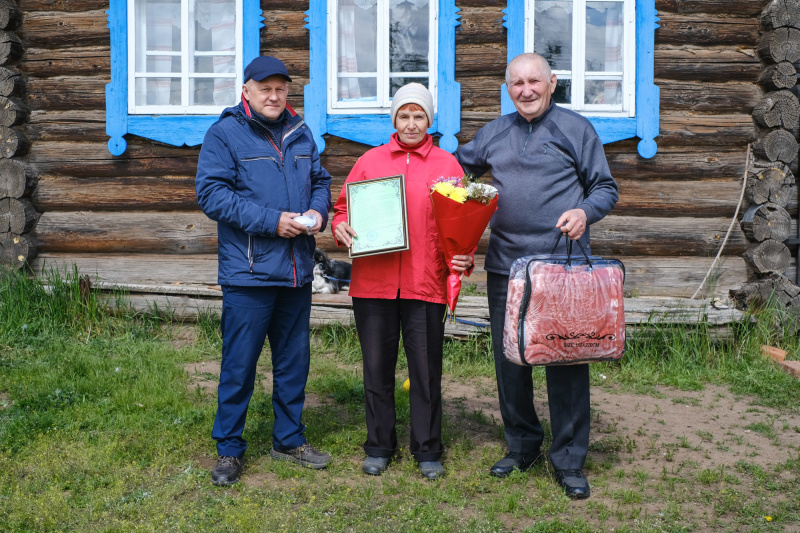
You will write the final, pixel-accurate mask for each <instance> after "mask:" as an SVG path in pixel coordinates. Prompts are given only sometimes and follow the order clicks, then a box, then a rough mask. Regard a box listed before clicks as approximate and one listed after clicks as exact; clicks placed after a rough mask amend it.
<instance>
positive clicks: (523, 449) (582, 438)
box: [486, 272, 591, 470]
mask: <svg viewBox="0 0 800 533" xmlns="http://www.w3.org/2000/svg"><path fill="white" fill-rule="evenodd" d="M486 284H487V292H488V295H489V320H490V321H491V325H492V348H493V351H494V366H495V371H496V372H497V392H498V396H499V400H500V414H501V415H502V417H503V425H504V426H505V435H506V442H507V443H508V449H509V451H511V452H518V453H524V454H533V453H536V452H537V451H538V450H539V449H540V447H541V445H542V441H543V440H544V430H543V429H542V425H541V423H540V422H539V418H538V417H537V416H536V411H535V410H534V408H533V380H532V378H531V373H532V369H531V368H530V367H524V366H520V365H516V364H514V363H511V362H509V361H508V360H507V359H506V357H505V355H504V354H503V328H504V326H505V313H506V296H507V294H508V276H504V275H501V274H494V273H492V272H488V273H487V280H486ZM545 375H546V377H547V397H548V401H549V404H550V426H551V428H552V430H553V444H552V445H551V446H550V460H551V461H552V463H553V467H554V468H555V469H556V470H564V469H582V468H583V465H584V463H585V462H586V454H587V453H588V451H589V423H590V417H591V413H590V400H589V365H588V364H582V365H567V366H548V367H546V368H545Z"/></svg>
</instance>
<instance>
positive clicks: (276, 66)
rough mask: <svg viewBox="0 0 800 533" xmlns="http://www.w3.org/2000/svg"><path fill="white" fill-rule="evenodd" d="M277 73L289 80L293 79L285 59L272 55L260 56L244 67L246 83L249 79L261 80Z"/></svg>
mask: <svg viewBox="0 0 800 533" xmlns="http://www.w3.org/2000/svg"><path fill="white" fill-rule="evenodd" d="M275 75H281V76H283V77H284V78H286V80H287V81H292V78H290V77H289V71H288V70H286V65H284V64H283V61H281V60H280V59H278V58H277V57H272V56H258V57H257V58H255V59H254V60H252V61H251V62H250V64H249V65H247V66H246V67H245V69H244V81H245V83H247V82H248V81H249V80H255V81H261V80H264V79H267V78H269V77H270V76H275Z"/></svg>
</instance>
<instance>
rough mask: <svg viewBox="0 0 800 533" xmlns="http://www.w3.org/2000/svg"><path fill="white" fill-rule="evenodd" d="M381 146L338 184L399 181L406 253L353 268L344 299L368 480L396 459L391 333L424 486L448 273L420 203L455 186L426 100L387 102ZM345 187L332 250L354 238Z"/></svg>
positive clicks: (437, 417)
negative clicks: (405, 382) (387, 126)
mask: <svg viewBox="0 0 800 533" xmlns="http://www.w3.org/2000/svg"><path fill="white" fill-rule="evenodd" d="M391 117H392V125H393V126H394V127H395V128H396V129H397V132H396V133H394V134H392V136H391V138H390V140H389V143H388V144H385V145H383V146H379V147H377V148H373V149H371V150H369V151H368V152H367V153H366V154H364V155H363V156H362V157H361V158H360V159H359V160H358V162H357V163H356V164H355V166H354V167H353V169H352V170H351V171H350V175H349V176H348V177H347V181H346V182H345V183H349V182H353V181H360V180H366V179H372V178H381V177H386V176H394V175H398V174H403V175H404V176H405V185H406V208H407V211H408V213H407V214H408V216H407V218H408V237H409V249H408V250H406V251H403V252H393V253H385V254H380V255H372V256H367V257H357V258H354V259H353V272H352V275H351V280H350V296H352V298H353V314H354V315H355V320H356V329H357V330H358V337H359V340H360V342H361V353H362V356H363V360H364V399H365V402H366V418H367V440H366V442H365V443H364V451H365V452H366V454H367V458H366V459H365V460H364V464H363V466H362V468H363V470H364V472H365V473H367V474H371V475H376V476H377V475H380V474H381V473H382V472H383V471H384V470H386V467H387V466H388V464H389V460H390V459H391V457H392V456H393V455H394V453H395V452H396V451H397V433H396V430H395V420H396V417H395V405H394V388H395V367H396V365H397V353H398V343H399V341H400V331H401V329H402V332H403V346H404V347H405V352H406V358H407V360H408V373H409V379H410V381H411V389H410V407H411V445H410V448H411V454H412V455H413V456H414V459H416V460H417V462H418V463H419V468H420V472H421V473H422V475H423V476H425V477H426V478H428V479H437V478H439V477H441V476H442V475H443V474H444V469H443V468H442V465H441V463H440V462H439V459H440V457H441V455H442V452H443V451H444V446H443V445H442V344H443V339H444V320H443V317H444V314H445V304H446V297H445V295H446V292H445V291H446V288H445V282H446V279H447V274H448V268H447V264H446V263H445V258H444V254H443V253H442V249H441V248H440V247H439V234H438V232H437V230H436V222H435V220H434V218H433V210H432V207H431V200H430V197H429V194H430V192H429V187H430V185H431V183H432V182H433V181H434V180H436V179H437V178H440V177H453V176H462V175H463V171H462V169H461V166H460V165H459V164H458V162H457V161H456V159H455V157H453V156H452V155H451V154H449V153H448V152H446V151H444V150H442V149H440V148H438V147H436V146H434V145H433V139H432V138H431V136H430V135H429V134H428V133H427V129H428V128H429V127H430V125H431V124H432V122H433V97H432V96H431V93H430V92H429V91H428V89H426V88H425V87H424V86H423V85H420V84H419V83H409V84H408V85H405V86H403V87H401V88H400V89H399V90H398V91H397V92H396V93H395V95H394V98H393V99H392V108H391ZM345 190H346V187H342V192H341V194H340V195H339V199H338V200H337V201H336V205H335V207H334V210H335V213H334V216H333V222H332V224H331V227H332V229H333V235H334V237H335V238H336V241H337V244H338V245H342V244H344V245H345V246H348V247H349V246H350V245H351V243H352V238H353V237H354V236H355V231H353V228H352V227H350V225H349V224H348V223H347V202H346V193H345ZM452 265H453V269H454V270H455V271H456V272H464V273H467V274H468V273H469V271H471V269H472V266H473V258H472V256H470V255H456V256H454V257H453V261H452Z"/></svg>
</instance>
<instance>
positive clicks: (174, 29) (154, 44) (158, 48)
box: [139, 1, 181, 105]
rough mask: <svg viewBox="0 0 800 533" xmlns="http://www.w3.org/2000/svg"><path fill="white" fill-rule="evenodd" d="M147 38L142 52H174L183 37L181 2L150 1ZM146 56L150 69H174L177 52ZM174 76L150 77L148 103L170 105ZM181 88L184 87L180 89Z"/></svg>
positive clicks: (147, 86) (145, 62) (147, 91)
mask: <svg viewBox="0 0 800 533" xmlns="http://www.w3.org/2000/svg"><path fill="white" fill-rule="evenodd" d="M145 17H146V19H145V32H146V35H145V39H144V41H145V42H143V43H139V44H140V46H141V48H142V52H144V51H145V50H146V51H151V52H172V51H174V50H173V44H174V43H175V42H176V41H177V42H180V41H179V37H180V17H181V6H180V4H176V3H174V2H153V1H149V2H147V4H146V11H145ZM142 56H143V57H144V65H143V66H145V69H146V70H147V72H171V71H172V61H173V56H168V55H155V56H146V55H145V54H144V53H142ZM171 85H172V79H171V78H147V84H146V97H145V102H146V103H147V105H169V104H170V100H171V96H172V95H171ZM178 90H179V91H180V89H178Z"/></svg>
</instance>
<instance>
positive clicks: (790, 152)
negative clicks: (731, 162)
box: [753, 129, 798, 165]
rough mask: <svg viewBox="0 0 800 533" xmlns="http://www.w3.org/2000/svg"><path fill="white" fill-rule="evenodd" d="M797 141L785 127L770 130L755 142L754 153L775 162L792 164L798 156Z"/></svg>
mask: <svg viewBox="0 0 800 533" xmlns="http://www.w3.org/2000/svg"><path fill="white" fill-rule="evenodd" d="M797 148H798V146H797V141H796V140H795V138H794V135H792V134H791V133H789V132H788V131H786V130H783V129H777V130H773V131H770V132H769V133H767V134H766V135H763V136H762V137H761V138H759V139H758V140H757V141H756V142H755V143H754V144H753V153H754V154H755V155H756V156H758V157H762V158H764V159H766V160H768V161H771V162H773V163H775V162H778V161H780V162H782V163H786V164H787V165H788V164H791V162H792V161H794V160H795V159H796V158H797Z"/></svg>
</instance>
